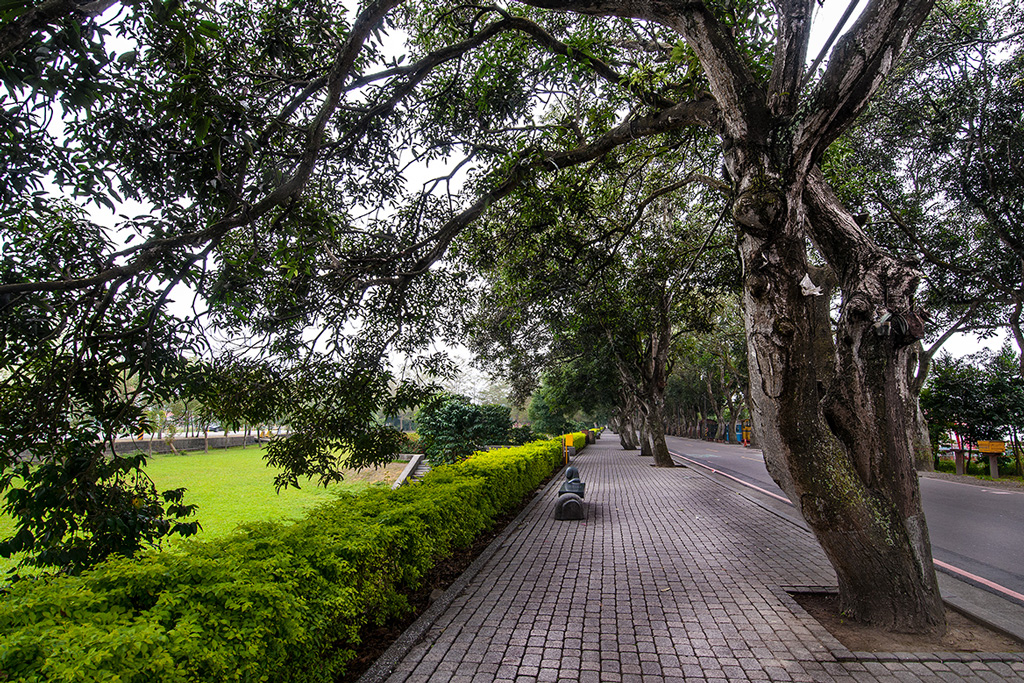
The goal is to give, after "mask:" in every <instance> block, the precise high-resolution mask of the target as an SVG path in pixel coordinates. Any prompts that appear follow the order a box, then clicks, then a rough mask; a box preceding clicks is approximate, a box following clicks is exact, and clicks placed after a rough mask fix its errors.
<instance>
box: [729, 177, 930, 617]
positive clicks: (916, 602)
mask: <svg viewBox="0 0 1024 683" xmlns="http://www.w3.org/2000/svg"><path fill="white" fill-rule="evenodd" d="M762 169H763V167H762ZM746 172H747V173H748V174H750V173H751V172H752V171H751V170H750V169H747V171H746ZM757 172H760V173H762V174H763V173H764V171H763V170H760V171H753V173H757ZM776 177H777V176H776ZM758 182H761V183H764V182H765V179H764V178H762V179H761V180H759V181H758ZM802 185H803V184H802V183H800V184H793V185H790V186H789V187H788V188H785V190H786V191H785V192H784V194H783V193H782V192H781V191H779V193H778V194H776V195H775V196H774V197H772V198H771V201H773V202H776V203H777V204H781V205H782V206H783V207H785V208H784V210H783V211H784V213H783V214H782V215H781V216H779V217H778V219H777V220H776V221H775V223H776V224H775V226H773V227H774V229H773V230H771V232H770V233H762V234H759V233H760V231H759V230H758V229H756V227H757V226H756V225H755V224H752V223H751V222H749V220H748V221H744V220H740V223H741V225H743V226H744V229H745V231H746V235H745V237H744V239H743V241H742V244H741V255H742V258H743V265H744V322H745V325H746V332H747V341H748V354H749V365H750V389H751V401H752V403H753V407H754V410H753V412H752V415H753V418H754V420H755V424H756V431H757V433H758V436H759V437H760V439H761V440H762V444H761V445H762V448H763V449H764V453H765V462H766V465H767V466H768V471H769V472H770V473H771V475H772V477H773V478H774V479H775V481H776V482H777V483H778V484H779V486H780V487H782V488H783V490H785V491H786V492H787V494H788V495H789V496H790V499H791V500H793V502H794V503H796V504H797V506H798V507H799V509H800V511H801V513H802V514H803V516H804V519H805V520H807V523H808V525H810V527H811V529H812V530H813V531H814V534H815V536H816V537H817V539H818V541H819V542H820V543H821V546H822V548H823V549H824V550H825V553H826V554H827V555H828V557H829V559H830V560H831V562H832V566H833V567H834V569H835V571H836V575H837V578H838V581H839V592H840V602H841V608H842V610H843V611H844V612H846V613H847V614H849V615H851V616H852V617H853V618H854V619H856V620H858V621H863V622H867V623H873V624H878V625H880V626H882V627H885V628H888V629H891V630H896V631H929V630H933V631H937V630H942V629H944V627H945V619H944V612H943V607H942V601H941V598H940V596H939V592H938V587H937V584H936V580H935V570H934V567H933V566H932V562H931V548H930V545H929V539H928V532H927V527H926V525H925V522H924V515H923V512H922V510H921V500H920V493H919V491H918V485H917V474H916V472H915V470H914V447H913V438H912V436H911V435H912V432H913V427H914V425H913V424H912V423H908V416H910V415H912V414H913V412H912V409H913V408H914V406H915V405H916V397H915V396H913V395H912V392H911V391H910V389H911V388H910V385H909V383H908V375H907V363H908V361H909V358H908V354H909V353H910V350H909V340H910V339H909V336H908V335H907V333H906V330H904V329H903V327H902V323H900V324H897V322H896V318H895V316H897V315H898V316H901V317H900V320H904V321H906V320H907V319H909V318H910V317H911V316H913V309H912V297H913V293H914V290H915V287H916V275H917V274H916V272H915V271H913V269H911V268H910V267H908V266H907V265H906V264H902V263H899V262H896V261H895V260H893V259H891V258H886V257H885V256H884V255H883V254H881V253H880V252H878V250H877V249H875V248H874V245H873V244H871V243H870V242H869V240H867V238H866V236H864V235H863V233H861V232H860V231H859V228H858V227H857V226H856V224H855V223H854V222H853V220H852V218H851V217H849V215H848V214H846V212H845V211H844V210H843V209H842V207H841V205H839V203H838V201H837V200H835V198H834V197H833V196H832V194H831V192H830V191H828V189H827V187H826V186H825V185H824V182H823V181H822V180H821V179H820V177H815V178H813V179H811V180H809V181H808V184H807V187H806V190H804V189H802V188H801V186H802ZM805 199H806V200H807V204H806V205H805ZM756 201H759V202H764V201H765V197H759V198H757V199H756ZM750 208H751V207H750V206H748V207H747V209H750ZM755 208H756V207H755ZM761 208H762V210H763V206H762V207H761ZM777 208H778V207H777V205H776V210H777ZM805 208H806V210H807V211H806V216H805ZM746 218H748V219H749V216H747V217H746ZM807 218H809V219H810V221H811V223H810V225H811V228H812V237H815V238H817V245H818V247H819V249H820V250H821V252H822V255H823V256H824V257H825V258H826V260H827V261H829V263H830V264H831V265H832V267H833V268H834V269H835V271H836V273H837V274H838V276H839V281H840V286H841V287H842V291H843V308H842V311H843V313H842V316H841V319H840V321H839V326H838V330H837V333H836V336H835V340H836V343H835V345H834V351H831V352H830V351H829V349H831V348H833V344H832V336H831V332H832V331H831V325H830V322H829V318H828V310H827V305H825V306H823V305H822V302H821V300H819V296H820V295H817V294H816V293H815V291H814V290H813V288H812V287H810V286H808V283H807V282H806V281H805V280H804V278H805V276H809V273H810V272H811V270H812V269H811V268H810V267H809V266H808V263H807V254H806V247H805V244H806V237H807V235H806V234H805V231H804V225H805V220H806V219H807ZM825 223H827V224H828V228H829V229H830V230H831V231H832V233H834V232H835V229H836V227H837V225H838V227H839V228H840V229H841V230H843V231H846V233H845V234H844V236H843V237H842V238H840V239H836V236H835V234H831V233H830V234H828V235H827V240H828V241H827V243H826V240H824V239H821V237H822V235H824V234H826V231H824V230H821V231H815V230H814V227H815V225H816V224H817V225H818V226H819V227H822V226H821V224H825ZM752 228H753V229H752ZM802 281H803V285H802V284H801V283H802ZM812 283H813V281H812ZM886 314H888V315H890V316H891V317H890V318H888V319H886V318H885V315H886ZM887 320H888V322H889V323H890V324H889V325H886V324H885V323H886V321H887ZM830 366H831V367H830Z"/></svg>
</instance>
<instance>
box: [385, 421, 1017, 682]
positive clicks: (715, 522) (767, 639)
mask: <svg viewBox="0 0 1024 683" xmlns="http://www.w3.org/2000/svg"><path fill="white" fill-rule="evenodd" d="M649 463H650V459H645V458H641V457H639V456H638V455H636V454H635V453H629V452H624V451H622V450H620V449H619V448H618V444H617V443H616V442H615V440H614V437H612V436H611V435H606V436H605V438H604V439H602V440H600V441H598V442H597V444H595V445H592V446H589V447H588V448H587V449H586V450H585V451H584V452H583V453H581V454H580V455H579V456H578V457H577V458H576V460H575V462H574V463H573V464H574V465H576V467H577V468H578V469H579V470H580V475H581V479H582V480H583V481H585V482H586V484H587V499H586V508H587V518H586V520H584V521H556V520H555V519H554V515H553V510H554V501H555V498H556V497H557V485H553V486H551V487H549V488H548V489H547V490H546V492H545V494H544V496H543V497H542V498H539V499H538V500H536V501H535V502H534V503H533V504H532V506H531V508H529V509H528V511H527V514H526V515H525V516H524V517H523V518H522V519H523V522H522V523H521V524H520V525H519V527H518V528H516V529H515V530H513V531H512V532H511V534H509V535H507V536H505V537H503V538H501V539H499V541H496V542H498V543H501V546H500V547H498V548H497V549H496V551H495V552H494V554H493V555H492V556H491V557H490V559H489V560H488V561H487V563H486V564H485V565H484V566H483V568H482V569H481V571H480V572H479V573H478V574H477V575H476V576H475V578H474V579H473V580H472V581H471V582H470V583H469V584H468V586H467V587H466V589H465V590H463V591H462V593H461V594H459V595H458V597H457V598H455V600H454V601H453V602H452V604H451V606H450V607H449V608H448V609H447V610H446V611H445V612H444V613H443V614H442V615H441V616H440V617H439V618H438V619H437V621H436V622H435V623H434V624H433V626H432V627H431V628H430V629H429V630H428V631H427V633H426V636H425V637H424V638H423V639H422V640H421V641H420V642H419V643H418V644H416V645H415V646H414V647H413V648H412V649H411V650H410V651H409V652H408V654H407V655H406V656H405V657H404V658H403V659H401V660H400V661H399V662H398V665H397V666H396V668H395V669H394V671H393V673H392V674H391V676H390V678H388V679H387V680H388V682H389V683H402V682H404V683H419V682H423V681H446V682H447V681H450V682H451V683H469V682H471V681H472V682H476V681H482V682H487V683H491V682H493V681H500V682H502V683H507V682H512V681H516V682H534V681H580V682H581V683H584V682H587V683H589V682H597V681H607V682H609V683H612V682H621V683H627V682H644V683H646V682H654V681H657V682H659V683H660V682H663V681H664V682H667V683H673V682H682V681H693V682H694V683H696V682H698V681H701V682H707V683H719V682H720V683H725V682H726V681H758V682H760V681H836V682H851V683H852V682H854V681H857V682H860V681H886V682H888V681H893V682H897V681H964V680H976V681H1003V680H1024V663H1022V662H1021V661H1019V659H1018V661H966V662H965V661H956V658H955V657H953V658H950V659H953V660H954V661H941V659H942V658H941V657H940V658H935V659H936V661H899V660H898V658H897V657H895V656H894V657H889V658H885V657H876V658H874V659H868V658H856V657H854V658H845V657H844V658H837V657H836V656H835V654H834V651H835V647H834V646H835V645H836V643H835V641H832V642H831V643H829V642H828V641H829V639H830V636H827V634H824V637H822V636H823V633H824V632H823V631H822V629H821V627H820V626H818V624H817V622H815V621H814V620H813V619H811V618H810V617H808V616H807V615H806V614H805V613H803V612H802V610H800V609H799V608H798V607H796V605H795V603H794V602H793V601H792V599H791V598H789V597H788V595H786V594H785V592H784V591H783V590H782V588H781V586H799V585H807V586H822V585H834V584H835V578H834V575H833V573H832V570H831V568H830V567H829V565H828V562H827V561H826V560H825V557H824V555H823V553H822V552H821V549H820V548H819V547H818V545H817V543H816V542H815V541H814V539H813V538H812V537H811V536H810V535H809V534H807V533H805V532H803V531H801V530H799V529H797V528H795V527H794V526H793V525H792V524H790V523H788V522H785V521H783V520H781V519H779V518H778V517H776V516H774V515H772V514H771V513H769V512H767V511H766V510H764V509H763V508H760V507H758V506H757V505H755V504H754V503H752V502H750V501H748V500H747V499H745V498H743V497H741V496H740V495H738V494H736V493H735V492H732V491H730V490H728V489H725V488H722V487H720V486H719V485H717V484H715V483H713V482H711V481H710V480H708V479H706V478H704V477H702V476H700V475H699V474H697V473H696V472H694V471H693V470H691V469H688V468H677V469H674V470H673V469H659V468H654V467H651V466H650V464H649ZM840 659H843V660H846V659H852V661H840ZM885 659H890V660H897V661H878V660H885Z"/></svg>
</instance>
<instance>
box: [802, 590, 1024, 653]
mask: <svg viewBox="0 0 1024 683" xmlns="http://www.w3.org/2000/svg"><path fill="white" fill-rule="evenodd" d="M791 595H792V596H793V599H794V600H796V601H797V602H798V603H799V604H800V606H801V607H803V608H804V609H805V610H806V611H807V613H808V614H810V615H811V616H812V617H814V618H815V619H817V620H818V623H819V624H821V625H822V626H824V627H825V629H826V630H827V631H828V632H829V633H831V634H832V635H833V636H834V637H835V639H836V640H838V641H839V642H840V643H842V644H843V645H844V646H845V647H846V648H847V649H849V650H851V651H853V652H1022V651H1024V643H1021V642H1020V641H1019V640H1017V639H1015V638H1012V637H1010V636H1008V635H1006V634H1004V633H1002V632H1000V631H995V630H993V629H991V628H989V627H987V626H985V625H984V624H980V623H978V622H976V621H974V620H973V619H971V618H970V617H968V616H966V615H963V614H961V613H959V612H957V611H955V610H952V609H949V608H947V609H946V624H947V629H946V633H945V634H943V635H942V636H935V635H922V634H913V633H891V632H889V631H885V630H883V629H881V628H878V627H875V626H868V625H866V624H861V623H858V622H855V621H851V620H850V619H849V618H848V617H845V616H843V615H842V614H840V612H839V596H838V595H836V594H835V593H791Z"/></svg>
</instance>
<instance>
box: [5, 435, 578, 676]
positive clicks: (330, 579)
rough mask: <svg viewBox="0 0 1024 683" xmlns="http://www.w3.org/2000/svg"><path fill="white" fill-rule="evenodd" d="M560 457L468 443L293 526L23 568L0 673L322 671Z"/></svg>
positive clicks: (551, 448) (8, 601)
mask: <svg viewBox="0 0 1024 683" xmlns="http://www.w3.org/2000/svg"><path fill="white" fill-rule="evenodd" d="M560 462H561V444H560V443H559V442H558V441H557V440H552V441H542V442H534V443H530V444H526V445H525V446H519V447H515V448H507V449H500V450H495V451H491V452H487V453H476V454H474V455H473V456H472V457H471V458H470V459H468V460H466V461H464V462H461V463H458V464H455V465H449V466H444V467H439V468H437V469H435V470H434V471H432V472H431V473H430V474H428V475H427V476H426V477H425V479H424V482H423V483H422V484H413V485H409V486H403V487H401V488H399V489H398V490H396V491H390V490H386V489H383V488H375V489H371V490H370V491H368V492H366V493H365V494H362V495H358V496H353V495H347V496H345V497H343V498H341V499H339V500H338V501H335V502H331V503H327V504H325V505H322V506H320V507H318V508H316V509H315V510H314V511H312V512H311V513H310V514H309V516H308V517H307V518H305V519H303V520H302V521H300V522H297V523H295V524H292V525H279V524H269V523H263V524H254V525H249V526H247V527H245V528H243V529H241V530H239V531H238V532H237V533H235V534H233V535H231V536H228V537H226V538H223V539H218V540H214V541H209V542H195V543H190V544H188V545H186V546H185V547H184V548H183V549H181V550H179V551H176V552H152V553H147V554H144V555H142V556H141V557H139V558H137V559H125V558H119V559H113V560H110V561H108V562H105V563H103V564H101V565H100V566H98V567H97V568H96V569H94V570H92V571H89V572H85V573H83V574H82V575H80V576H76V577H67V576H65V577H56V578H49V579H43V580H39V581H31V580H26V581H22V582H19V583H16V584H15V585H13V586H12V587H11V589H10V591H9V594H7V595H6V596H4V597H3V598H2V599H0V634H3V635H2V636H0V672H3V673H4V674H5V675H6V679H5V680H10V681H118V682H120V683H133V682H138V683H142V682H145V683H164V682H174V683H177V682H179V681H181V682H186V681H204V682H205V681H276V680H288V681H331V680H334V679H335V678H336V677H337V676H338V674H339V673H340V672H341V671H342V670H343V669H344V666H345V664H346V663H347V662H348V661H349V660H350V659H351V657H352V656H353V650H352V647H353V646H354V645H356V644H357V643H358V633H359V630H360V628H361V627H362V626H363V625H364V624H365V623H366V622H367V621H370V620H373V621H377V622H380V621H383V620H384V619H386V618H387V617H389V616H391V615H394V614H397V613H401V612H403V611H405V610H406V609H407V607H408V605H407V602H406V599H405V597H404V596H403V595H402V591H403V590H404V589H406V588H409V587H414V586H416V585H417V583H418V582H419V581H420V579H421V578H422V577H423V575H424V574H425V573H426V572H427V571H429V569H430V568H431V566H433V564H434V563H435V562H436V561H437V560H438V559H439V558H442V557H445V556H446V555H448V554H450V553H451V552H452V551H453V550H455V549H457V548H461V547H465V546H467V545H469V544H470V543H472V541H473V540H474V539H475V538H476V537H477V536H478V535H479V534H480V533H481V532H482V531H484V530H486V529H487V528H489V527H490V526H491V525H492V524H493V523H494V520H495V518H496V517H497V516H498V515H500V514H502V513H504V512H506V511H508V510H509V509H511V508H513V507H514V506H515V505H516V504H517V503H518V502H519V501H520V500H522V498H523V497H524V496H525V495H526V494H528V493H529V492H530V491H532V490H533V489H535V488H536V487H537V485H538V484H540V483H541V482H542V481H543V480H544V479H545V478H546V477H547V476H548V475H549V474H550V473H551V471H552V470H553V469H554V468H555V467H557V466H558V465H559V464H560Z"/></svg>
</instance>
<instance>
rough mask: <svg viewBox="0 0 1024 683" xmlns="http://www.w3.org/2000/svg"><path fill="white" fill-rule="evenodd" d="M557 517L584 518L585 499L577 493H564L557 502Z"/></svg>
mask: <svg viewBox="0 0 1024 683" xmlns="http://www.w3.org/2000/svg"><path fill="white" fill-rule="evenodd" d="M555 519H583V499H582V498H580V497H579V496H577V495H576V494H575V493H563V494H562V495H560V496H559V497H558V502H557V503H555Z"/></svg>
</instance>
